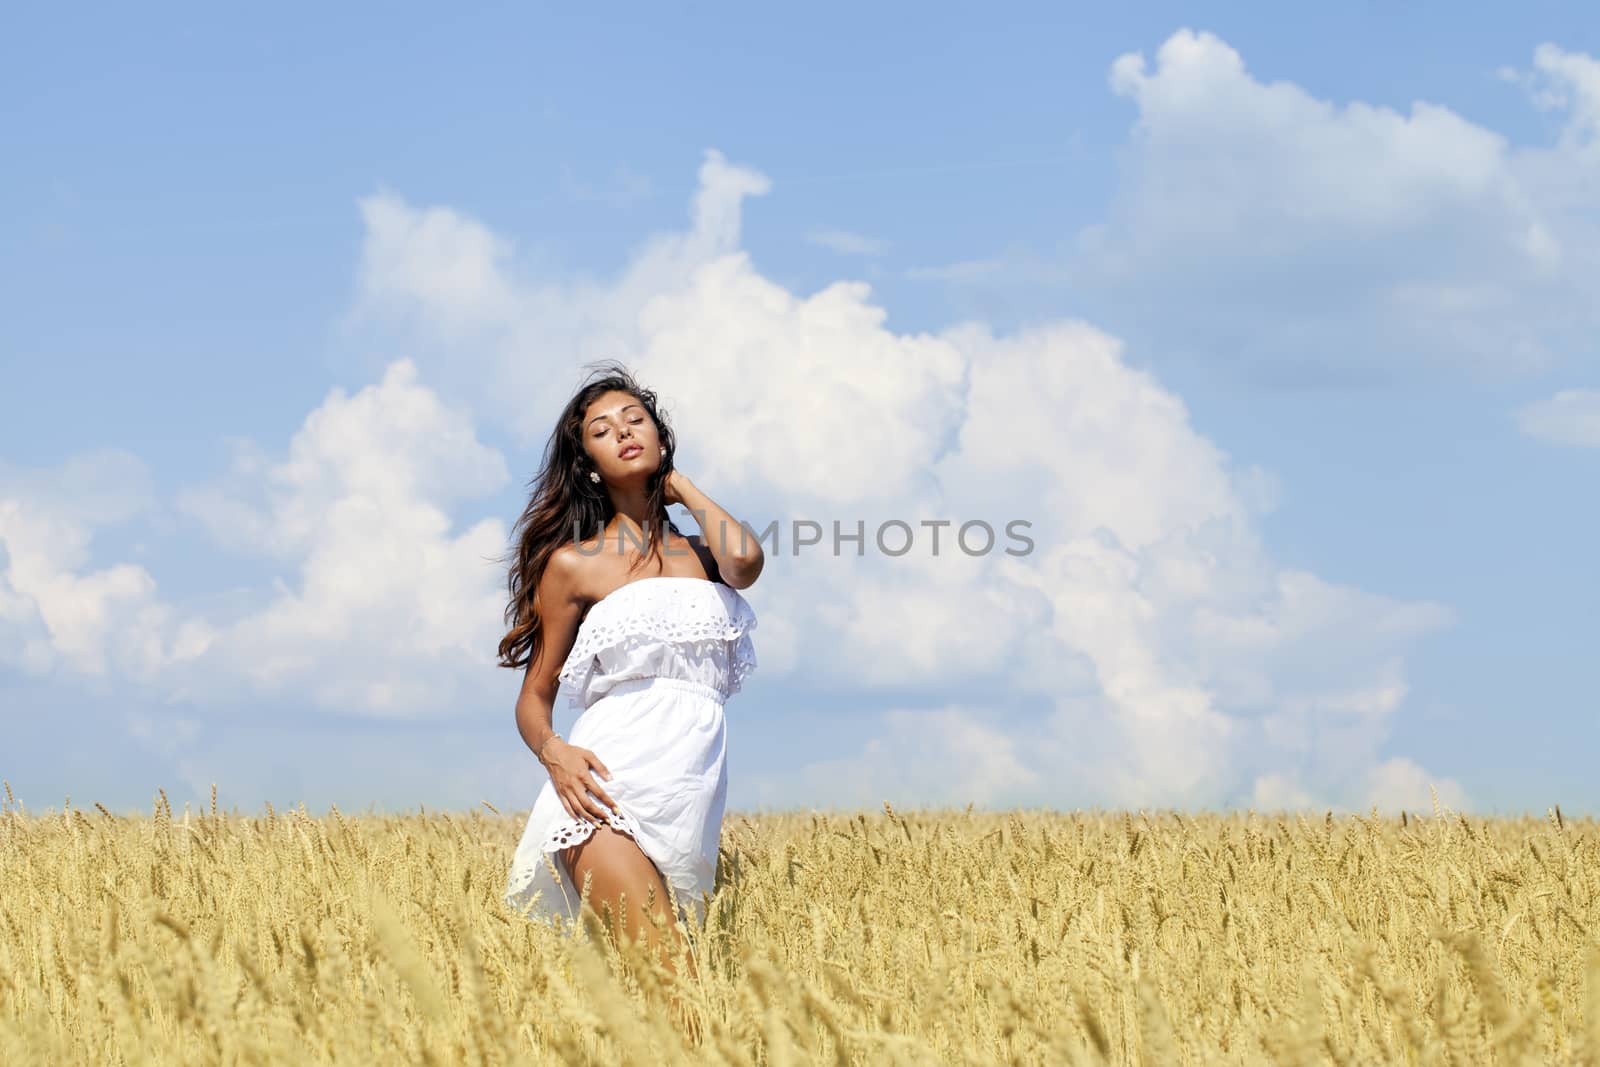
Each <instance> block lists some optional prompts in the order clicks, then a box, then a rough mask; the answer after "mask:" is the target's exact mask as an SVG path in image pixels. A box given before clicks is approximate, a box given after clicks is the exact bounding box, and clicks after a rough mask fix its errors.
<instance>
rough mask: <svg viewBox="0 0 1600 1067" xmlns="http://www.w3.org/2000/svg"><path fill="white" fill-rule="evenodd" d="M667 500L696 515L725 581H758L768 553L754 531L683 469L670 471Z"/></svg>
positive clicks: (740, 584)
mask: <svg viewBox="0 0 1600 1067" xmlns="http://www.w3.org/2000/svg"><path fill="white" fill-rule="evenodd" d="M667 503H669V504H682V505H683V506H684V507H686V508H688V509H689V513H690V514H691V515H693V516H694V517H695V521H696V522H698V523H699V524H700V530H701V532H702V533H703V534H704V535H705V545H706V548H708V549H709V550H710V551H711V555H712V556H713V557H715V559H716V561H717V571H718V573H719V574H720V575H721V577H722V580H723V581H724V582H726V583H728V585H729V586H731V587H732V588H734V589H748V588H749V587H750V586H751V585H753V584H755V580H756V578H757V577H758V576H759V575H760V574H761V567H762V565H763V564H765V563H766V556H765V554H764V553H763V552H762V551H761V539H760V537H758V536H757V535H756V534H755V532H754V531H752V530H750V529H749V528H748V527H746V526H745V525H744V524H743V523H741V522H740V521H739V520H738V519H735V518H734V517H733V516H732V515H729V514H728V512H727V511H726V510H724V509H723V508H722V507H721V506H720V505H718V504H717V502H716V501H715V500H712V499H711V498H710V497H709V496H707V495H706V494H705V493H703V492H701V490H700V488H699V487H698V486H696V485H695V484H694V483H693V482H691V481H690V480H689V478H688V476H687V475H685V474H684V473H683V472H682V471H679V470H674V471H671V472H669V473H668V475H667Z"/></svg>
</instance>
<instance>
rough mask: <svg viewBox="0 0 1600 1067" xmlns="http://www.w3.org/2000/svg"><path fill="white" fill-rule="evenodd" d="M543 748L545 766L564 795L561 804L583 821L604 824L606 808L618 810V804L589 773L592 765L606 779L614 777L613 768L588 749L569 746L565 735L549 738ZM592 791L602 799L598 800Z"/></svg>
mask: <svg viewBox="0 0 1600 1067" xmlns="http://www.w3.org/2000/svg"><path fill="white" fill-rule="evenodd" d="M543 751H544V753H545V755H544V765H545V769H546V770H548V771H549V772H550V781H552V782H554V783H555V787H556V796H558V797H560V798H561V806H562V807H564V808H566V809H567V814H568V815H571V816H572V817H573V818H574V819H578V820H580V821H582V822H592V823H596V824H601V823H604V822H605V821H606V810H605V809H606V808H610V809H612V810H613V811H615V810H616V807H617V805H616V803H615V802H614V801H613V800H612V799H611V798H610V797H609V796H607V795H606V792H605V791H604V790H603V789H601V788H600V786H599V785H598V784H597V783H596V782H595V781H594V779H593V778H591V777H590V776H589V769H590V768H591V767H593V768H594V769H596V770H598V771H599V772H600V773H601V774H602V775H604V776H605V778H606V780H607V781H609V780H610V779H611V771H610V769H609V768H607V767H606V765H605V764H604V763H601V762H600V757H599V756H596V755H595V754H594V753H593V752H591V751H589V750H588V749H586V748H581V747H579V746H578V745H569V744H568V743H567V742H566V739H565V738H559V737H557V738H551V739H550V740H549V741H547V742H546V743H545V747H544V750H543ZM590 793H593V794H595V796H598V797H599V798H600V799H599V800H598V801H597V800H595V799H594V797H591V796H590V795H589V794H590ZM602 805H604V806H602Z"/></svg>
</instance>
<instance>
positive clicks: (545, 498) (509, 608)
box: [499, 360, 679, 670]
mask: <svg viewBox="0 0 1600 1067" xmlns="http://www.w3.org/2000/svg"><path fill="white" fill-rule="evenodd" d="M588 367H589V368H590V373H589V378H588V380H587V381H586V382H584V384H583V385H582V386H580V387H579V389H578V391H577V393H576V394H574V395H573V397H572V399H571V400H569V401H567V406H566V407H565V408H564V409H563V410H562V412H561V417H560V418H559V419H558V420H557V421H556V428H555V432H553V433H552V434H551V435H550V440H549V441H548V442H547V443H546V444H545V448H544V462H543V463H542V464H541V466H540V467H539V471H538V473H537V474H535V475H534V476H533V480H532V481H530V482H529V483H528V488H529V489H530V490H531V494H530V496H529V499H528V506H527V507H526V508H524V509H523V512H522V517H521V518H519V519H518V520H517V523H516V525H515V526H514V527H512V531H511V540H512V546H511V551H510V552H509V553H508V554H507V555H506V556H503V557H501V559H500V562H502V563H510V564H511V568H510V572H509V576H508V578H507V587H508V590H509V592H510V594H511V598H510V602H509V603H508V604H507V605H506V612H505V621H506V624H507V625H508V626H509V627H510V630H509V631H508V632H507V633H506V635H505V636H504V637H502V638H501V639H500V664H499V665H500V666H502V667H511V668H515V669H519V670H520V669H522V668H525V667H527V666H528V664H530V663H532V662H533V661H534V660H535V659H537V658H538V655H539V649H540V647H541V646H542V645H543V643H544V635H543V633H542V630H543V626H542V625H541V624H540V622H539V615H538V613H537V612H536V611H534V610H533V597H534V593H535V591H536V590H537V589H538V588H539V579H540V578H541V577H542V576H543V575H544V569H545V566H546V565H547V564H548V563H549V562H550V557H551V556H553V555H555V552H556V550H557V549H558V548H560V547H561V546H562V545H564V544H567V543H569V542H578V541H586V540H588V539H589V538H591V537H594V536H596V535H598V534H600V533H601V532H602V531H603V530H604V529H605V525H606V523H607V522H609V521H610V520H611V518H612V516H614V515H615V514H616V509H615V508H614V507H612V505H611V495H610V493H608V492H607V491H606V486H605V483H604V482H595V481H592V480H591V479H590V478H589V471H591V470H593V469H594V467H593V463H592V462H591V461H590V459H589V455H588V453H587V452H585V451H584V450H583V415H584V412H585V411H587V410H588V409H589V405H590V404H592V403H594V401H595V400H596V399H597V398H598V397H600V396H602V395H604V394H605V393H609V392H611V391H613V390H616V391H618V392H623V393H627V394H628V395H630V396H632V397H633V398H634V399H635V400H637V401H638V402H639V403H640V404H641V405H643V406H644V409H645V410H646V411H647V412H649V413H650V418H651V419H652V420H653V421H654V422H655V424H656V429H657V430H658V431H659V433H660V436H661V443H662V445H664V446H665V447H666V449H667V451H666V454H665V455H664V456H662V457H661V466H660V467H659V468H657V469H656V472H655V473H654V474H652V475H651V476H650V480H649V482H648V483H647V488H646V493H647V496H648V500H649V509H648V515H647V516H646V520H645V523H644V532H645V549H644V553H643V554H642V555H641V556H640V557H639V559H638V560H637V561H636V562H635V566H637V565H638V564H639V563H643V562H644V560H645V559H646V558H648V557H650V556H652V555H656V554H657V553H658V552H659V551H660V547H661V544H662V543H663V542H664V541H665V540H666V534H665V533H664V532H663V531H664V530H671V531H672V532H673V533H675V534H676V533H679V530H678V528H677V526H675V525H674V524H673V522H672V519H671V518H670V517H669V516H668V515H667V502H666V491H667V490H666V486H667V472H668V471H670V470H671V469H672V457H673V454H674V453H675V452H676V451H677V442H676V440H675V439H674V438H673V433H672V427H671V425H670V424H669V423H668V421H667V418H666V415H665V413H664V412H662V411H661V410H660V409H659V408H658V407H657V406H656V394H655V393H654V392H653V391H651V390H649V389H646V388H644V387H643V386H642V385H640V384H639V382H638V380H637V379H635V378H634V376H633V374H632V373H631V372H630V371H629V370H628V369H627V368H626V367H625V366H623V365H622V364H621V363H619V362H617V361H616V360H607V361H603V362H601V363H598V364H588Z"/></svg>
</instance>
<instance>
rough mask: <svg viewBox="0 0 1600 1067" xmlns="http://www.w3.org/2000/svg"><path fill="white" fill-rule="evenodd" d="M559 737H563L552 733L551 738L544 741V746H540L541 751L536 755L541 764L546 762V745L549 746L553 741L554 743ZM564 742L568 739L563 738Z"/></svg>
mask: <svg viewBox="0 0 1600 1067" xmlns="http://www.w3.org/2000/svg"><path fill="white" fill-rule="evenodd" d="M558 737H561V735H560V734H558V733H555V732H554V731H552V732H551V734H550V736H549V737H547V738H545V739H544V744H543V745H540V746H539V751H538V752H535V753H534V755H535V756H537V757H538V758H539V762H540V763H543V762H544V750H545V745H548V744H549V743H550V742H551V741H554V740H555V739H556V738H558ZM562 740H563V741H564V740H566V738H562Z"/></svg>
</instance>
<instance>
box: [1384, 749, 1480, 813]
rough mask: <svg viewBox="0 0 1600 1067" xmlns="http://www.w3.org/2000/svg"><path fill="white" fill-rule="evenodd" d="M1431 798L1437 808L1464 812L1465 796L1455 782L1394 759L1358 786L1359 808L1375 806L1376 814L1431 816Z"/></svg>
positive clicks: (1396, 758) (1404, 761)
mask: <svg viewBox="0 0 1600 1067" xmlns="http://www.w3.org/2000/svg"><path fill="white" fill-rule="evenodd" d="M1435 795H1437V797H1438V800H1439V805H1440V807H1441V808H1444V809H1446V810H1448V811H1466V810H1468V806H1467V797H1466V793H1465V791H1464V790H1463V789H1462V788H1461V786H1460V784H1459V783H1458V782H1456V781H1455V780H1454V779H1452V778H1440V777H1438V776H1436V775H1431V774H1429V773H1428V772H1427V771H1426V770H1424V769H1423V768H1421V767H1419V766H1417V764H1415V763H1413V762H1412V761H1411V760H1409V759H1405V758H1404V757H1398V756H1397V757H1395V758H1394V759H1390V760H1385V761H1384V762H1383V763H1381V764H1379V765H1378V766H1376V767H1374V768H1372V770H1371V771H1369V772H1368V773H1367V775H1366V777H1365V780H1364V781H1363V782H1362V791H1361V793H1360V795H1359V806H1360V807H1361V808H1363V809H1370V808H1371V807H1372V806H1373V805H1377V808H1378V810H1379V811H1380V812H1385V813H1392V812H1396V811H1402V810H1404V811H1417V812H1432V811H1433V801H1434V797H1435Z"/></svg>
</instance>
